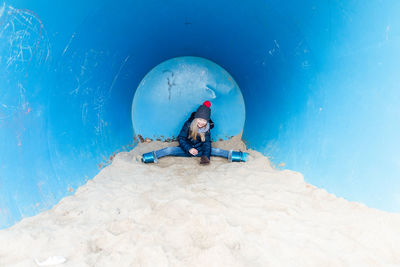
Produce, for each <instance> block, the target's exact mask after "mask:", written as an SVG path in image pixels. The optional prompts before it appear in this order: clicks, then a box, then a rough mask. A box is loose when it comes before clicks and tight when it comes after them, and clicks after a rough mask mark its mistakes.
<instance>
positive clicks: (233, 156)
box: [211, 147, 247, 162]
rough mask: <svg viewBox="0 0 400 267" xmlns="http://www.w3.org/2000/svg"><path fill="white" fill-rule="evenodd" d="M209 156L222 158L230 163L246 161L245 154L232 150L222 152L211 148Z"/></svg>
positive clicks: (222, 150) (219, 149)
mask: <svg viewBox="0 0 400 267" xmlns="http://www.w3.org/2000/svg"><path fill="white" fill-rule="evenodd" d="M211 156H216V157H224V158H227V159H228V160H229V161H230V162H232V161H246V160H247V153H245V152H240V151H233V150H224V149H221V148H215V147H212V148H211Z"/></svg>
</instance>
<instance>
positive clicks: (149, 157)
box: [142, 146, 190, 163]
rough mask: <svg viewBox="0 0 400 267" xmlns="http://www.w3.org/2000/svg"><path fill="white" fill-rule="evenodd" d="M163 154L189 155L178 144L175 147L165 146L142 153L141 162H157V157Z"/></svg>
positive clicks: (163, 155)
mask: <svg viewBox="0 0 400 267" xmlns="http://www.w3.org/2000/svg"><path fill="white" fill-rule="evenodd" d="M165 156H177V157H189V156H190V155H189V154H187V153H185V151H183V150H182V148H180V147H179V146H177V147H166V148H162V149H159V150H156V151H151V152H148V153H144V154H143V156H142V162H144V163H153V162H154V163H157V160H158V159H159V158H162V157H165Z"/></svg>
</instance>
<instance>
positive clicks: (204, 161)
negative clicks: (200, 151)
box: [200, 156, 210, 165]
mask: <svg viewBox="0 0 400 267" xmlns="http://www.w3.org/2000/svg"><path fill="white" fill-rule="evenodd" d="M209 163H210V159H209V158H207V156H201V159H200V164H202V165H207V164H209Z"/></svg>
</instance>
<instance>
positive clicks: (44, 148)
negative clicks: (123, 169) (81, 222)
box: [0, 0, 400, 227]
mask: <svg viewBox="0 0 400 267" xmlns="http://www.w3.org/2000/svg"><path fill="white" fill-rule="evenodd" d="M399 11H400V3H399V2H398V1H396V0H388V1H377V0H372V1H368V2H366V1H361V0H354V1H338V0H330V1H311V0H306V1H284V2H282V1H271V0H265V1H251V2H244V1H239V0H230V1H222V0H218V1H215V0H213V1H211V0H206V1H201V2H200V1H183V0H173V1H168V2H166V1H144V0H138V1H124V0H114V1H108V0H103V1H92V0H88V1H83V2H82V1H76V0H71V1H44V0H36V1H27V0H14V1H4V0H3V1H0V226H1V227H7V226H10V225H12V224H14V223H15V222H16V221H18V220H20V219H21V218H23V217H27V216H32V215H34V214H37V213H38V212H40V211H43V210H46V209H49V208H50V207H52V206H53V205H54V204H56V203H57V202H58V201H59V200H60V199H61V198H62V197H64V196H66V195H68V194H72V193H73V191H74V190H75V189H76V188H77V187H78V186H80V185H82V184H84V183H85V182H86V181H87V180H88V179H91V178H92V177H93V176H94V175H96V174H97V173H98V172H99V170H100V169H101V168H103V167H104V166H106V165H107V164H109V163H110V162H111V160H112V157H113V155H114V154H115V153H117V152H119V151H123V150H128V149H131V148H132V147H133V146H134V145H135V142H136V141H135V139H134V137H135V136H134V133H133V129H132V124H131V117H130V114H131V103H132V99H133V96H134V93H135V90H136V88H137V86H138V84H139V83H140V81H141V79H142V78H143V77H144V76H145V75H146V73H147V72H148V71H150V70H151V69H152V68H153V67H154V66H156V65H157V64H159V63H161V62H163V61H165V60H168V59H170V58H173V57H178V56H197V57H203V58H205V59H209V60H212V61H213V62H215V63H217V64H219V65H220V66H221V67H223V68H224V69H225V70H227V71H228V72H229V73H230V74H231V75H232V77H233V78H234V79H235V81H236V82H237V83H238V85H239V87H240V88H241V90H242V93H243V98H244V101H245V105H246V120H245V127H244V132H243V139H244V140H245V142H246V143H247V145H248V146H249V147H250V148H254V149H257V150H259V151H261V152H262V153H264V154H265V155H267V156H269V157H270V158H271V160H272V162H273V163H274V164H275V165H276V166H278V165H279V166H283V165H284V167H283V168H289V169H293V170H296V171H300V172H302V173H303V174H304V176H305V179H306V181H307V182H310V183H312V184H314V185H317V186H320V187H323V188H325V189H327V190H328V191H329V192H332V193H335V194H336V195H338V196H341V197H345V198H346V199H349V200H353V201H359V202H363V203H365V204H367V205H368V206H371V207H375V208H380V209H383V210H388V211H400V196H399V194H400V152H399V147H400V141H399V138H398V136H399V134H400V123H399V118H400V106H399V103H400V102H399V101H400V75H399V69H400V53H399V52H398V50H399V48H400V21H399V20H398V14H399Z"/></svg>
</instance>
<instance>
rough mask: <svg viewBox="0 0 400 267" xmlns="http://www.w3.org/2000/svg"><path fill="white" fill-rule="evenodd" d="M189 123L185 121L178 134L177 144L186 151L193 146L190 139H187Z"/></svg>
mask: <svg viewBox="0 0 400 267" xmlns="http://www.w3.org/2000/svg"><path fill="white" fill-rule="evenodd" d="M189 125H190V124H189V122H185V124H184V125H183V127H182V129H181V132H180V133H179V136H178V142H179V146H180V147H181V148H182V149H183V150H184V151H186V152H188V153H189V150H190V149H191V148H193V146H192V145H191V144H190V141H189V140H188V133H189Z"/></svg>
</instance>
